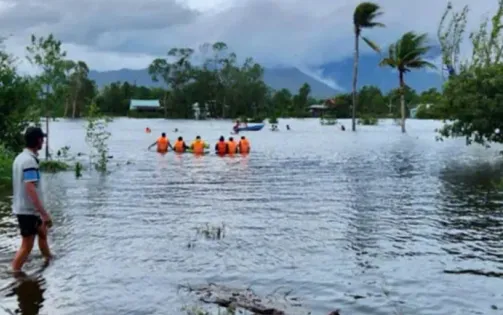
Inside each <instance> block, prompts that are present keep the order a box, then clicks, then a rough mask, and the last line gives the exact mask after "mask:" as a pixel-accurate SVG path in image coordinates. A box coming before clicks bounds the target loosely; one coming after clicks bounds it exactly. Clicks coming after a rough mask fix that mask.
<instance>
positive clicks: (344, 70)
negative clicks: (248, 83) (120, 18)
mask: <svg viewBox="0 0 503 315" xmlns="http://www.w3.org/2000/svg"><path fill="white" fill-rule="evenodd" d="M379 60H380V57H379V56H378V55H376V54H370V55H362V56H361V57H360V61H359V66H358V68H359V75H358V88H361V87H362V86H364V85H375V86H377V87H379V88H380V89H381V91H382V92H383V93H387V92H388V91H389V90H391V89H395V88H397V87H398V73H397V72H396V70H395V71H394V70H393V69H391V68H382V67H380V66H379ZM315 70H316V71H312V72H313V73H319V74H320V75H319V77H318V78H317V77H316V75H312V74H308V73H306V72H304V71H302V70H299V69H298V68H296V67H293V66H292V67H276V68H275V67H269V68H265V69H264V82H265V83H266V84H267V85H268V86H270V87H271V88H273V89H275V90H280V89H283V88H286V89H288V90H290V92H291V93H292V94H296V93H297V92H298V90H299V88H300V87H301V86H302V85H303V84H304V83H308V84H309V85H310V86H311V96H313V97H315V98H329V97H333V96H335V95H336V94H340V93H349V92H351V90H352V86H351V83H352V81H353V58H352V57H348V58H345V59H343V60H340V61H337V62H331V63H326V64H324V65H321V66H320V67H317V69H315ZM89 77H90V78H91V79H92V80H94V81H95V82H96V84H97V85H98V86H99V87H103V86H104V85H106V84H110V83H113V82H117V81H120V82H125V81H126V82H129V83H131V84H134V83H136V84H137V85H143V86H149V87H154V86H155V87H161V86H163V83H162V82H154V81H153V80H152V78H151V77H150V75H149V74H148V71H147V69H128V68H122V69H119V70H110V71H95V70H91V71H90V72H89ZM323 80H325V81H329V82H334V83H335V84H336V85H337V86H338V87H340V88H341V90H338V89H334V88H332V87H331V86H329V85H328V84H327V83H325V82H322V81H323ZM405 83H406V84H407V85H408V86H410V87H411V88H413V89H415V90H416V91H417V92H422V91H425V90H428V89H430V88H437V89H441V86H442V77H441V75H440V73H438V72H434V71H427V70H417V71H412V72H409V73H407V74H406V75H405Z"/></svg>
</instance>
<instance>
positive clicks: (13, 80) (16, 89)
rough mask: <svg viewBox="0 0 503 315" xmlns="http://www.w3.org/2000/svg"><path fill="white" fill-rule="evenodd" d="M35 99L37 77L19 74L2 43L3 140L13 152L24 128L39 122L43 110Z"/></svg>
mask: <svg viewBox="0 0 503 315" xmlns="http://www.w3.org/2000/svg"><path fill="white" fill-rule="evenodd" d="M1 43H2V40H1V39H0V45H1ZM36 99H37V85H36V84H35V82H34V80H33V79H31V78H29V77H23V76H20V75H19V74H18V73H17V69H16V67H15V60H14V58H13V57H12V56H11V55H9V54H7V53H5V52H4V51H3V50H2V49H1V47H0V134H1V135H2V137H1V138H0V139H1V140H0V144H1V145H2V146H3V148H5V149H7V150H10V151H13V152H17V151H19V150H21V148H22V147H23V144H24V141H23V138H22V132H23V131H24V130H25V128H26V127H28V125H29V124H30V123H37V124H38V123H40V111H38V110H37V108H35V107H34V105H33V104H35V102H36ZM10 167H11V166H10V165H9V174H10V172H11V169H10Z"/></svg>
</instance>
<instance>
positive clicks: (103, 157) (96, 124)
mask: <svg viewBox="0 0 503 315" xmlns="http://www.w3.org/2000/svg"><path fill="white" fill-rule="evenodd" d="M86 118H87V129H86V142H87V143H88V145H89V146H90V147H91V155H90V158H91V163H92V164H93V165H94V168H95V169H96V170H97V171H99V172H102V173H104V172H106V171H107V163H108V145H107V141H108V139H109V138H110V132H108V131H107V125H108V122H109V118H108V117H106V116H104V115H103V114H102V113H101V112H100V110H99V108H98V106H97V105H96V104H95V103H91V105H90V106H89V111H88V113H87V116H86Z"/></svg>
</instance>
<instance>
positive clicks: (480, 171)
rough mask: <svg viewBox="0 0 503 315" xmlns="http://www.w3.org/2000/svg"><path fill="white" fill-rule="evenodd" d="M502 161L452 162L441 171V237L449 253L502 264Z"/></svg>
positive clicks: (439, 206)
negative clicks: (467, 163) (449, 246)
mask: <svg viewBox="0 0 503 315" xmlns="http://www.w3.org/2000/svg"><path fill="white" fill-rule="evenodd" d="M502 178H503V163H496V164H490V163H480V164H476V165H468V166H467V165H461V164H455V165H451V166H450V167H448V168H446V169H444V170H443V171H442V172H441V173H440V179H441V187H440V193H439V200H440V203H439V204H438V211H439V215H440V217H441V222H440V223H441V224H442V228H443V231H442V237H441V239H442V240H444V241H445V242H447V243H448V244H450V245H455V246H457V247H456V248H455V249H453V248H445V250H446V251H447V252H449V253H450V254H453V255H456V256H458V257H461V258H466V259H481V260H488V261H497V262H499V263H503V243H501V240H502V239H503V194H502V193H501V184H500V183H501V179H502Z"/></svg>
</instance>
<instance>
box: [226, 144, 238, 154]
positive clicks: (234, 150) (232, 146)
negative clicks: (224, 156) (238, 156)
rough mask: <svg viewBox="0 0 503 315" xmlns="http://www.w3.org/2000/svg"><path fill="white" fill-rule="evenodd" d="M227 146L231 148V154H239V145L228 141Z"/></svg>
mask: <svg viewBox="0 0 503 315" xmlns="http://www.w3.org/2000/svg"><path fill="white" fill-rule="evenodd" d="M227 146H228V147H229V152H228V153H229V154H234V153H237V144H236V142H234V141H227Z"/></svg>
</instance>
